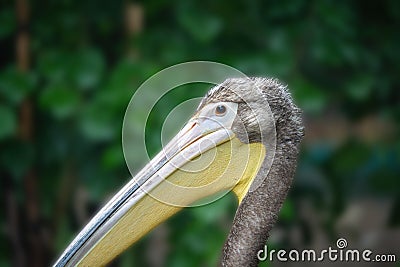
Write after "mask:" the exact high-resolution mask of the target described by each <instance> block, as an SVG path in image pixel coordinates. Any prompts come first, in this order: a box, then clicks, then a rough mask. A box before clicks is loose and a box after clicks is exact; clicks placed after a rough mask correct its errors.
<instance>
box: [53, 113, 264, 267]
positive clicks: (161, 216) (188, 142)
mask: <svg viewBox="0 0 400 267" xmlns="http://www.w3.org/2000/svg"><path fill="white" fill-rule="evenodd" d="M236 108H237V106H236ZM234 117H235V116H233V117H232V118H228V119H229V121H230V122H229V125H226V124H225V125H224V124H221V123H220V122H219V121H218V120H215V119H210V118H209V117H207V116H205V117H203V116H202V115H201V114H196V115H195V116H194V117H192V119H190V120H189V122H188V123H187V124H186V125H185V126H184V127H183V128H182V130H181V131H180V132H179V133H178V134H177V135H176V136H175V137H174V138H173V139H172V140H171V141H170V142H169V143H168V144H167V145H166V146H165V147H164V149H163V150H162V151H161V152H160V153H159V154H158V155H156V156H155V157H154V158H153V159H152V160H151V161H150V162H149V163H148V164H147V165H146V166H145V167H144V168H143V169H142V170H141V171H140V172H139V173H138V174H137V175H136V176H135V177H134V178H133V179H132V180H130V181H129V182H128V184H126V185H125V186H124V187H123V188H122V189H121V190H120V191H119V192H118V193H117V194H116V195H115V196H114V197H113V198H112V199H111V200H110V201H109V202H108V203H107V204H106V205H105V206H104V207H103V208H102V209H101V210H100V211H99V212H98V213H97V215H95V217H94V218H93V219H92V220H91V221H90V222H89V223H88V224H87V225H86V227H85V228H84V229H83V230H82V231H81V232H80V233H79V235H78V236H77V237H76V238H75V239H74V240H73V241H72V242H71V244H70V245H69V246H68V247H67V249H66V250H65V252H64V253H63V254H62V255H61V257H60V258H59V259H58V261H57V262H56V263H55V265H54V266H76V265H80V266H103V265H106V264H107V263H109V262H110V261H111V260H112V259H114V258H115V257H116V256H118V255H119V254H120V253H122V252H123V251H124V250H126V249H127V248H128V247H129V246H130V245H131V244H132V243H134V242H136V241H137V240H138V239H140V238H141V237H142V236H144V235H145V234H146V233H147V232H149V231H150V230H152V229H153V228H154V227H156V226H157V225H158V224H160V223H161V222H163V221H165V220H166V219H168V218H169V217H170V216H172V215H173V214H175V213H176V212H178V211H179V210H180V209H181V208H182V207H184V206H187V205H190V204H192V203H194V202H196V201H198V200H201V199H204V198H205V197H209V196H212V195H215V194H218V193H220V192H222V191H224V190H225V191H226V192H227V191H229V190H230V189H232V188H233V187H234V186H235V185H237V184H238V183H239V184H241V185H242V186H241V187H240V186H239V187H237V188H243V187H245V186H243V183H241V182H240V181H239V180H240V179H241V178H242V177H252V176H254V173H256V172H257V171H258V168H259V166H260V165H261V160H260V159H261V158H262V157H263V155H264V154H263V153H264V150H262V149H261V150H260V149H258V150H257V151H258V159H259V160H258V161H255V163H254V164H245V163H247V162H249V160H248V158H249V155H250V154H251V153H252V152H250V151H249V145H248V144H247V145H246V144H243V143H241V142H240V141H239V140H238V139H237V138H235V135H234V133H233V132H232V130H231V129H230V126H231V125H232V122H233V120H234ZM253 154H254V153H253ZM232 155H235V157H232ZM241 155H242V156H241ZM245 180H249V179H245ZM244 184H245V185H246V186H247V184H248V183H244Z"/></svg>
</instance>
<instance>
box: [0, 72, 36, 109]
mask: <svg viewBox="0 0 400 267" xmlns="http://www.w3.org/2000/svg"><path fill="white" fill-rule="evenodd" d="M35 84H36V77H35V76H34V75H33V74H32V73H22V72H20V71H18V70H17V69H16V68H15V67H9V68H7V69H6V70H5V71H4V72H2V73H1V74H0V96H2V97H4V99H5V100H7V101H8V102H10V103H12V104H14V105H17V104H19V103H21V101H22V100H23V99H24V98H25V97H26V96H27V95H28V93H29V92H31V91H32V90H33V88H34V86H35Z"/></svg>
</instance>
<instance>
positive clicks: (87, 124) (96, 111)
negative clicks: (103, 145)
mask: <svg viewBox="0 0 400 267" xmlns="http://www.w3.org/2000/svg"><path fill="white" fill-rule="evenodd" d="M121 121H122V118H121ZM115 122H116V120H115V118H114V116H113V114H111V113H110V111H109V110H108V109H107V108H106V107H105V106H103V105H101V104H97V103H96V102H95V103H93V104H91V105H90V106H88V107H87V108H86V109H85V110H84V112H83V115H82V117H81V120H80V128H81V132H82V134H83V135H84V136H86V137H87V138H89V139H91V140H94V141H105V140H110V139H112V138H113V137H114V136H115V135H116V131H117V128H118V127H117V126H115ZM119 129H120V128H118V130H119Z"/></svg>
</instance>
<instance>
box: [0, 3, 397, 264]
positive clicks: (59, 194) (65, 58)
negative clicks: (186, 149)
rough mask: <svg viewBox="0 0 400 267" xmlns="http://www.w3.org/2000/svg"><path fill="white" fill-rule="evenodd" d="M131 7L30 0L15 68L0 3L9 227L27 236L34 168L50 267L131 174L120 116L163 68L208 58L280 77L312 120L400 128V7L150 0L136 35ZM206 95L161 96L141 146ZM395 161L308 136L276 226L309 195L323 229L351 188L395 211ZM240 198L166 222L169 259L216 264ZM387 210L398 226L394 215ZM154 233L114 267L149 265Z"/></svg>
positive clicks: (156, 143) (0, 252)
mask: <svg viewBox="0 0 400 267" xmlns="http://www.w3.org/2000/svg"><path fill="white" fill-rule="evenodd" d="M128 6H129V3H127V2H126V1H125V2H123V1H94V0H89V1H75V0H65V1H49V0H45V1H41V2H40V3H39V2H37V1H31V3H30V19H29V27H28V29H29V35H30V47H29V52H30V57H31V62H32V63H31V66H30V68H29V71H27V72H25V73H23V72H21V71H18V66H17V63H16V60H15V37H16V35H17V34H18V32H19V30H20V29H19V26H18V22H17V18H16V15H15V10H14V3H13V2H11V1H6V2H1V4H0V7H1V8H0V42H1V43H2V44H4V46H3V45H2V47H3V49H2V52H1V53H0V68H1V69H0V101H1V102H0V124H1V125H0V146H1V150H0V166H1V167H0V168H1V170H2V171H1V175H2V177H1V179H2V186H1V189H0V193H1V195H4V196H8V195H10V194H11V195H12V196H14V197H15V199H16V201H17V205H18V206H17V213H18V214H19V217H20V223H19V225H18V226H17V231H19V235H20V236H21V237H22V238H25V234H26V233H27V232H29V231H32V230H31V228H30V227H31V226H30V225H29V224H30V221H29V218H28V217H27V215H26V214H27V213H28V212H29V210H28V209H29V208H28V206H29V205H27V203H29V202H30V201H31V199H30V197H32V195H31V194H28V193H27V188H26V185H24V179H25V178H24V177H25V176H26V174H27V173H28V172H29V170H31V169H34V172H35V176H36V180H35V181H36V182H37V185H36V186H37V192H36V197H37V199H38V208H39V219H38V221H36V223H37V225H35V227H36V228H35V229H36V230H34V231H43V232H45V234H46V238H47V239H46V238H45V239H43V240H38V241H37V246H38V247H39V248H40V249H41V251H42V252H43V251H45V252H44V254H45V259H44V260H43V261H42V263H44V264H46V265H48V264H50V263H51V262H52V261H54V259H55V258H56V257H57V255H58V254H59V253H60V252H61V251H62V250H63V249H64V248H65V246H66V245H67V244H68V242H69V241H70V240H71V239H72V237H73V236H74V235H75V234H76V233H77V231H78V230H79V229H80V228H81V227H82V225H83V224H84V223H85V222H86V220H87V219H88V218H90V216H91V214H93V213H94V212H95V211H96V210H97V209H98V208H99V207H100V205H101V203H102V202H103V201H104V199H106V198H107V196H108V195H109V194H111V193H112V192H115V191H116V190H117V189H118V188H119V187H120V186H121V185H122V184H124V182H125V181H126V179H127V178H128V177H129V173H128V171H127V169H126V167H125V162H124V158H123V154H122V148H121V128H122V119H123V116H124V111H125V108H126V107H127V104H128V103H129V100H130V98H131V96H132V95H133V93H134V92H135V90H136V89H137V88H138V86H139V85H140V84H141V83H142V82H144V81H145V80H146V79H147V78H149V77H150V76H151V75H153V74H155V73H156V72H157V71H159V70H161V69H163V68H165V67H168V66H171V65H173V64H176V63H180V62H184V61H191V60H212V61H217V62H221V63H225V64H228V65H231V66H233V67H235V68H237V69H239V70H241V71H242V72H244V73H246V74H247V75H249V76H273V77H278V78H280V79H281V80H283V81H285V82H286V83H287V84H288V85H289V87H290V89H291V91H292V93H293V95H294V97H295V99H296V102H297V103H298V105H299V106H300V107H301V108H302V109H303V110H304V111H305V116H306V117H307V118H311V119H313V118H321V117H322V120H323V119H324V118H323V116H325V114H326V112H329V111H332V110H333V111H335V112H336V113H339V114H341V115H343V116H344V117H345V118H346V119H347V120H348V122H349V124H350V125H351V124H353V123H356V122H357V121H358V120H359V119H362V118H364V117H367V116H371V115H373V116H378V117H380V118H383V119H385V120H388V121H390V122H392V127H394V129H393V131H394V132H395V133H396V134H397V133H398V131H399V121H400V105H399V100H400V90H399V89H400V86H399V85H400V80H399V79H398V75H399V73H400V64H399V62H400V50H399V49H398V46H399V43H400V37H399V36H400V35H399V34H398V29H399V28H400V25H399V22H400V2H399V1H351V2H350V1H329V0H323V1H305V0H291V1H287V0H285V1H219V2H216V1H211V0H204V1H201V2H195V1H186V0H179V1H173V2H171V1H165V0H162V1H146V2H144V3H143V4H141V6H142V8H143V15H144V26H143V29H142V30H141V32H139V33H135V34H134V33H129V32H128V31H127V30H126V28H127V26H126V22H125V20H124V12H125V10H126V9H127V7H128ZM205 90H206V88H205V87H202V89H200V90H196V91H193V95H187V94H182V93H175V94H172V95H170V96H166V97H165V99H164V100H163V101H161V102H160V103H159V104H158V106H159V110H160V112H153V113H152V114H151V116H150V120H149V122H148V125H147V126H146V127H147V133H150V134H147V135H146V142H147V145H148V148H149V150H150V154H154V153H156V152H157V151H158V150H159V149H160V147H161V142H160V138H159V136H160V135H159V131H160V127H161V124H162V122H163V120H164V119H165V115H166V114H168V112H169V110H171V109H172V108H173V107H174V105H176V103H179V102H181V101H184V100H186V99H188V98H191V97H197V96H201V95H202V94H203V93H204V92H205ZM151 93H152V92H149V94H151ZM27 99H29V101H30V102H31V103H32V112H33V122H32V125H33V126H32V127H33V136H32V138H31V140H28V141H27V140H21V139H20V138H18V134H17V133H18V131H19V128H20V124H21V122H20V119H19V118H20V109H21V106H22V105H23V102H24V101H26V100H27ZM138 110H139V111H138V112H140V109H138ZM325 123H326V124H329V123H330V122H329V121H325ZM374 130H375V131H377V132H379V131H381V130H382V129H374ZM307 134H309V133H307V129H306V135H307ZM311 135H312V133H311ZM399 163H400V142H399V140H398V139H394V138H389V139H386V138H384V139H379V138H378V140H375V141H373V142H368V141H366V140H363V139H362V138H360V137H359V136H352V135H350V136H349V137H346V138H345V140H344V141H343V142H337V140H324V139H321V140H320V139H318V138H316V139H312V140H309V141H308V142H307V143H306V144H305V145H304V149H303V152H302V155H301V161H300V163H299V168H298V172H297V177H296V182H295V185H294V188H293V190H292V192H291V195H290V196H289V198H288V199H287V201H286V202H285V205H284V207H283V209H282V212H281V218H280V222H279V224H280V225H281V226H282V227H284V228H287V227H289V226H290V225H291V224H296V223H301V222H300V220H301V219H299V214H298V209H297V208H296V207H297V203H298V201H299V200H300V199H312V200H314V203H315V205H316V207H317V208H318V209H319V210H324V211H325V212H327V214H328V217H327V221H328V223H327V224H326V231H327V232H330V233H332V231H333V229H332V225H333V222H335V221H336V220H337V218H338V216H339V214H340V213H341V212H342V211H343V210H344V208H345V206H346V203H347V202H348V200H349V199H351V198H352V197H354V196H359V195H366V196H372V197H375V196H381V197H392V198H394V199H395V203H397V204H396V205H395V209H394V210H393V211H392V213H393V214H400V212H399V210H400V199H399V192H400V191H399V190H400V180H399V179H398V175H399V173H400V172H399V171H400V164H399ZM82 192H85V193H84V194H83V196H82ZM77 199H78V200H77ZM0 201H1V204H2V207H5V209H2V213H1V219H0V226H1V237H0V238H1V241H2V242H1V243H0V248H1V249H0V265H1V266H3V265H4V266H9V265H11V264H12V263H13V258H14V257H15V255H17V254H16V252H15V251H13V249H14V248H15V247H13V246H12V245H11V244H12V242H13V239H12V236H11V235H10V234H9V233H10V232H9V231H10V225H9V223H10V221H9V216H10V213H9V212H7V211H8V210H10V209H11V208H10V207H7V205H9V200H8V198H7V197H4V198H1V200H0ZM76 201H78V204H77V203H75V202H76ZM79 201H82V202H79ZM79 203H80V205H81V206H82V205H83V208H82V210H83V211H80V212H81V213H83V214H81V213H79V211H77V210H81V209H79V208H77V205H78V206H79ZM235 205H236V204H235V201H234V199H233V197H232V196H231V195H229V196H227V197H225V198H223V199H222V200H220V201H218V202H216V203H213V204H211V205H208V206H206V207H201V208H190V209H188V210H185V211H183V212H182V213H180V214H179V215H177V216H176V217H174V218H172V219H171V220H170V221H168V223H167V229H168V231H167V232H168V236H167V240H168V253H167V255H166V256H165V257H166V258H165V265H166V266H214V265H215V264H216V262H217V261H218V257H219V255H220V248H221V246H222V244H223V242H224V239H225V237H226V234H227V232H228V230H229V229H228V226H229V223H230V221H231V220H232V218H233V214H234V211H235ZM393 214H392V217H391V218H392V224H393V225H396V226H398V225H399V223H400V218H399V216H398V215H393ZM152 238H155V237H154V234H150V235H149V236H148V237H146V238H145V239H144V240H143V241H141V242H139V243H138V244H137V245H135V246H134V247H133V249H130V250H129V251H128V252H127V253H125V254H124V255H123V256H122V257H121V258H119V259H118V260H116V262H115V263H114V265H115V266H132V265H135V266H145V265H148V264H149V259H148V256H146V255H147V254H146V253H147V252H146V251H151V249H152V248H151V247H150V245H149V244H151V239H152ZM7 244H10V245H7ZM29 248H30V247H29V242H28V241H26V240H22V248H20V249H21V250H22V252H24V253H25V254H26V255H30V254H29V253H30V252H28V251H27V250H29ZM264 264H265V265H266V263H264Z"/></svg>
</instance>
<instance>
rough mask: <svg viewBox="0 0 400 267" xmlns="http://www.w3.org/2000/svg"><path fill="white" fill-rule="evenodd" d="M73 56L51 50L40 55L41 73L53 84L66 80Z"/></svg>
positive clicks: (39, 66)
mask: <svg viewBox="0 0 400 267" xmlns="http://www.w3.org/2000/svg"><path fill="white" fill-rule="evenodd" d="M70 58H71V55H68V54H67V53H64V52H62V51H57V50H50V51H46V52H45V53H44V54H42V55H40V56H39V58H38V60H39V62H38V68H39V72H40V73H41V74H42V75H44V77H45V78H46V79H48V80H49V81H51V82H55V81H61V80H63V79H65V77H66V74H67V69H68V63H69V61H70Z"/></svg>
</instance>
